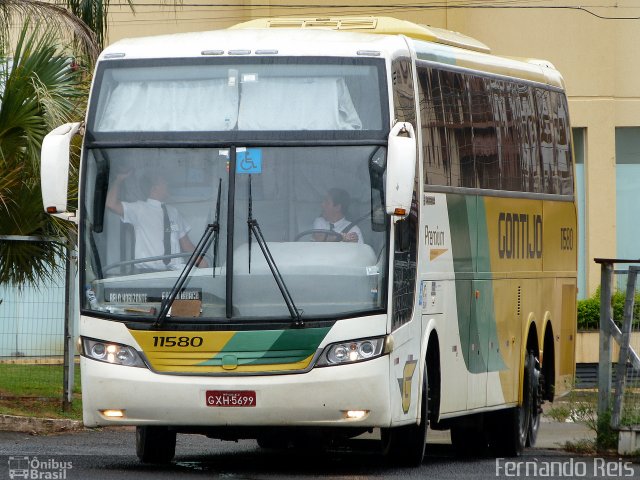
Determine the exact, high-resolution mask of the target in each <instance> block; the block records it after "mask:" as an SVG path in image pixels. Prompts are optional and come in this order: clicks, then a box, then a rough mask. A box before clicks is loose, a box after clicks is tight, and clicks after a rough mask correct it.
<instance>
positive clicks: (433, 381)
mask: <svg viewBox="0 0 640 480" xmlns="http://www.w3.org/2000/svg"><path fill="white" fill-rule="evenodd" d="M424 365H425V367H426V369H427V375H428V377H427V378H428V382H429V397H428V399H427V400H428V402H429V403H428V405H427V406H428V412H429V420H430V421H431V422H434V423H435V422H437V421H438V419H439V417H440V398H441V397H440V392H441V391H442V390H441V381H442V380H441V370H440V340H439V337H438V332H437V331H436V330H435V329H433V330H431V331H430V332H429V339H428V340H427V349H426V352H425V361H424Z"/></svg>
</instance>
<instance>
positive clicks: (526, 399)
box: [488, 352, 539, 457]
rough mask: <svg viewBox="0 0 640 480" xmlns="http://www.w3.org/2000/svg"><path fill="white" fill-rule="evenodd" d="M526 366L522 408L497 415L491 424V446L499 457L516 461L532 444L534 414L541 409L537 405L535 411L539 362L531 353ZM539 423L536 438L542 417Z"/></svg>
mask: <svg viewBox="0 0 640 480" xmlns="http://www.w3.org/2000/svg"><path fill="white" fill-rule="evenodd" d="M524 363H525V364H524V372H523V381H522V404H521V405H520V406H518V407H515V408H510V409H508V410H503V411H501V412H496V413H494V414H493V415H492V416H491V419H490V421H489V429H488V431H489V443H490V446H491V449H492V451H493V453H494V454H495V455H496V456H500V457H517V456H519V455H520V454H522V451H523V450H524V448H525V447H526V446H527V444H528V442H529V434H530V430H531V418H532V412H533V409H534V408H536V409H537V408H538V407H537V405H536V406H535V407H534V393H533V392H534V390H533V388H534V383H535V381H536V376H535V365H536V360H535V357H534V355H533V353H532V352H529V353H527V355H526V356H525V360H524ZM538 379H539V377H538ZM536 390H537V387H536ZM536 422H537V425H536V426H535V434H536V435H537V429H538V426H539V416H538V417H537V419H536ZM534 442H535V438H534Z"/></svg>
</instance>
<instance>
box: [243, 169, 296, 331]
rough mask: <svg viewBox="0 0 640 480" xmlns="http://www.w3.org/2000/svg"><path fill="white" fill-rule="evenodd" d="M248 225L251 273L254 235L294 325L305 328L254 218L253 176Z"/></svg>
mask: <svg viewBox="0 0 640 480" xmlns="http://www.w3.org/2000/svg"><path fill="white" fill-rule="evenodd" d="M247 225H248V226H249V273H251V237H252V235H253V236H255V237H256V241H257V242H258V245H259V246H260V250H262V255H264V259H265V260H266V261H267V265H269V269H270V270H271V274H272V275H273V278H274V279H275V281H276V284H277V285H278V288H279V289H280V293H281V294H282V298H283V299H284V303H285V304H286V305H287V309H289V314H290V315H291V319H292V320H293V324H294V325H295V326H296V327H303V326H304V321H303V320H302V311H301V310H298V308H297V307H296V304H295V303H294V302H293V298H292V297H291V294H290V293H289V289H288V288H287V285H286V284H285V283H284V278H282V274H281V273H280V270H278V266H277V265H276V262H275V260H274V258H273V255H271V251H270V250H269V247H268V246H267V242H266V241H265V239H264V236H263V235H262V230H260V225H259V224H258V220H256V219H255V218H253V199H252V196H251V174H249V213H248V216H247Z"/></svg>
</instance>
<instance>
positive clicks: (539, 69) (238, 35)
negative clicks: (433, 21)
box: [100, 17, 564, 88]
mask: <svg viewBox="0 0 640 480" xmlns="http://www.w3.org/2000/svg"><path fill="white" fill-rule="evenodd" d="M403 39H406V40H403ZM407 42H408V43H411V44H412V48H413V49H414V50H415V51H416V52H417V54H418V58H420V59H423V60H427V61H431V62H435V63H443V64H446V65H451V66H456V67H460V68H465V69H470V70H474V71H479V72H484V73H488V74H494V75H501V76H506V77H515V78H520V79H525V80H529V81H533V82H538V83H543V84H548V85H552V86H555V87H559V88H564V82H563V80H562V77H561V75H560V73H559V72H558V71H557V70H556V69H555V68H554V67H553V65H551V63H549V62H546V61H544V60H538V59H515V58H507V57H501V56H496V55H491V54H490V53H489V52H490V50H489V47H487V46H486V45H484V44H483V43H482V42H479V41H478V40H475V39H473V38H471V37H467V36H465V35H462V34H459V33H457V32H452V31H448V30H442V29H437V28H433V27H427V26H424V25H418V24H414V23H411V22H407V21H404V20H397V19H394V18H390V17H333V18H314V19H311V18H270V19H257V20H251V21H248V22H244V23H240V24H237V25H234V26H232V27H230V28H229V29H227V30H213V31H205V32H193V33H179V34H173V35H159V36H153V37H140V38H130V39H124V40H120V41H118V42H115V43H114V44H112V45H111V46H109V47H107V48H106V49H105V50H104V51H103V52H102V54H101V55H100V60H107V59H112V58H137V59H142V58H194V57H202V56H206V55H211V56H218V57H235V56H245V57H246V56H269V55H272V56H325V57H329V56H331V57H338V56H339V57H351V56H352V57H357V56H367V55H369V56H376V55H377V56H383V57H389V56H391V55H392V54H393V53H395V52H398V51H399V50H406V49H407Z"/></svg>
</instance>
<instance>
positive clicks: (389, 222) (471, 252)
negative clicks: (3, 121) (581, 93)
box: [42, 17, 577, 465]
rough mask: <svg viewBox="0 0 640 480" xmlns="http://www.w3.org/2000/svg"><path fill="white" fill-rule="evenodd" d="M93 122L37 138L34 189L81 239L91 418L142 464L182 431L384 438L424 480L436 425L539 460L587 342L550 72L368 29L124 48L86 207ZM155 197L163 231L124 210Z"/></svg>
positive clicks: (406, 31)
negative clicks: (549, 406)
mask: <svg viewBox="0 0 640 480" xmlns="http://www.w3.org/2000/svg"><path fill="white" fill-rule="evenodd" d="M79 128H80V125H78V124H70V125H64V126H62V127H59V128H58V129H56V130H54V131H53V132H51V134H49V135H48V136H47V138H46V139H45V141H44V143H43V149H42V178H43V180H44V182H43V185H42V189H43V197H44V206H45V209H46V210H47V211H48V212H50V213H53V214H56V215H59V216H61V217H64V218H68V219H71V220H75V221H77V222H78V226H79V248H80V282H81V283H80V285H81V286H82V289H83V290H84V292H83V293H85V294H86V295H82V297H83V301H82V303H81V318H80V332H79V333H80V344H81V354H82V357H81V371H82V388H83V412H84V423H85V425H87V426H88V427H95V426H103V425H135V426H136V427H137V435H136V439H137V454H138V456H139V458H140V459H141V460H142V461H143V462H168V461H170V460H171V459H172V458H173V457H174V455H175V445H176V434H177V433H198V434H205V435H207V436H209V437H212V438H223V439H239V438H255V439H257V440H258V443H259V444H260V445H261V446H263V447H274V446H280V447H283V448H284V447H287V446H289V445H291V444H294V445H295V444H298V443H305V442H307V443H308V442H309V441H310V440H312V439H313V440H315V441H318V443H321V442H322V441H331V440H332V439H336V438H337V439H340V438H350V437H354V436H357V435H360V434H362V433H364V432H367V431H373V430H374V429H379V431H380V438H381V446H382V450H383V451H384V453H385V454H386V455H388V456H389V458H391V459H392V460H393V461H396V462H399V463H404V464H413V465H417V464H419V463H420V462H421V461H422V459H423V455H424V451H425V442H426V435H427V427H428V426H430V427H431V428H433V429H451V437H452V442H453V444H454V446H455V448H457V449H459V450H460V451H464V452H481V451H484V450H485V449H489V448H490V449H491V451H493V452H494V453H495V454H496V455H501V456H505V455H517V454H519V453H520V452H521V451H522V449H523V448H524V447H525V446H527V445H531V444H533V443H534V442H535V439H536V434H537V430H538V426H539V421H540V417H539V415H540V411H541V404H542V402H543V400H545V399H547V400H552V399H553V398H554V395H558V394H562V393H563V392H564V391H565V390H566V388H567V381H568V380H571V378H572V376H573V373H574V362H573V352H574V336H575V328H576V326H575V324H576V321H575V294H576V244H575V241H576V238H577V235H576V211H575V202H574V193H573V166H572V155H571V136H570V128H569V122H568V111H567V101H566V96H565V94H564V91H563V83H562V79H561V77H560V75H559V73H558V72H557V71H556V70H555V69H554V68H553V67H552V66H551V65H550V64H547V63H545V62H541V61H533V60H532V61H524V60H523V61H516V60H513V59H506V58H500V57H497V56H493V55H491V54H490V53H489V49H488V48H487V47H486V46H484V45H483V44H481V43H480V42H477V41H475V40H473V39H470V38H468V37H464V36H462V35H459V34H455V33H453V32H447V31H442V30H437V29H431V28H427V27H423V26H419V25H414V24H411V23H408V22H403V21H398V20H394V19H390V18H373V17H367V18H350V19H344V18H343V19H328V20H327V19H325V20H313V19H282V20H278V19H270V20H260V21H254V22H249V23H247V24H241V25H238V26H236V27H234V28H232V29H229V30H223V31H212V32H201V33H192V34H180V35H171V36H158V37H151V38H139V39H130V40H123V41H120V42H117V43H115V44H113V45H111V46H110V47H108V48H107V49H106V50H105V51H104V52H103V53H102V54H101V56H100V58H99V61H98V63H97V67H96V71H95V77H94V80H93V87H92V90H91V96H90V101H89V106H88V113H87V117H86V122H85V124H84V126H83V133H84V139H83V146H82V158H81V183H80V196H79V210H78V212H69V211H68V210H67V202H66V196H67V188H66V184H67V172H68V157H69V153H68V145H69V141H70V138H71V137H72V136H73V135H75V134H76V132H77V131H78V130H79ZM158 178H162V184H163V187H162V188H164V196H163V197H162V198H161V199H160V200H159V198H160V197H158V196H154V195H153V194H151V193H150V190H149V189H150V188H154V187H153V186H150V183H153V182H155V181H156V180H157V179H158ZM151 179H153V182H150V180H151ZM152 200H153V201H152ZM153 202H156V203H155V210H153V211H152V210H148V211H147V210H144V211H143V213H139V214H138V218H137V221H138V222H142V223H154V222H155V224H156V225H159V226H160V227H159V228H158V229H157V235H153V234H152V235H149V234H145V235H146V236H145V235H143V234H142V233H141V232H142V231H143V229H142V227H140V225H136V219H135V218H133V216H132V214H131V213H130V212H131V210H132V208H133V207H132V206H133V205H138V206H139V205H142V204H145V203H153ZM160 204H165V208H167V209H170V210H171V211H172V212H173V213H172V215H174V218H173V219H170V220H169V225H170V227H167V225H168V224H167V223H162V222H163V218H164V217H163V216H162V215H163V214H162V213H158V212H161V208H160V207H159V205H160ZM114 205H115V206H114ZM123 205H124V207H123ZM123 210H126V211H129V213H126V212H124V213H123ZM144 212H147V213H144ZM152 212H155V213H152ZM338 217H341V218H338ZM165 222H166V220H165ZM337 225H340V227H339V228H337V227H336V226H337ZM164 232H169V233H167V236H169V235H170V234H171V233H176V235H177V236H179V238H180V247H183V248H178V249H177V250H176V248H175V246H174V247H171V246H167V244H166V243H167V242H165V241H164V236H165V235H164ZM184 238H188V239H189V242H190V246H188V248H187V247H185V246H184V245H183V244H182V240H183V239H184ZM154 245H155V246H154ZM154 249H155V250H154ZM145 252H146V253H145Z"/></svg>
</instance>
